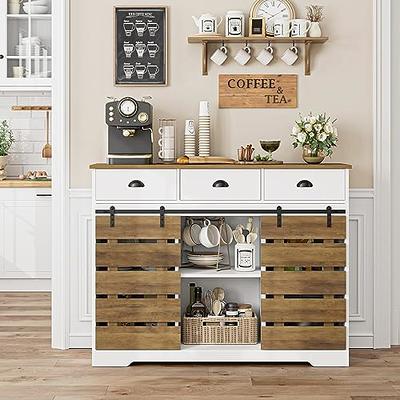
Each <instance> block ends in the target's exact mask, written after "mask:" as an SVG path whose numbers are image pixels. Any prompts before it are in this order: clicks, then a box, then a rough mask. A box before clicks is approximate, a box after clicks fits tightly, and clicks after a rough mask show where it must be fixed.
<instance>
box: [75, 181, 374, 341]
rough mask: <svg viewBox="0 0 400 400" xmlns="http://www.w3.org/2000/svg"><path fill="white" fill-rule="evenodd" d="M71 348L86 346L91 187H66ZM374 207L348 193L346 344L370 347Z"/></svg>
mask: <svg viewBox="0 0 400 400" xmlns="http://www.w3.org/2000/svg"><path fill="white" fill-rule="evenodd" d="M70 205H71V208H70V217H71V218H70V244H71V249H70V260H71V264H70V299H71V300H70V335H69V338H70V347H71V348H87V347H91V302H90V293H91V282H92V276H91V268H90V263H91V260H90V257H91V253H90V251H89V244H90V242H91V240H93V232H91V225H90V223H91V190H90V189H71V190H70ZM373 209H374V193H373V190H371V189H365V190H364V189H355V190H352V191H351V193H350V241H349V243H350V268H349V269H350V346H351V347H353V348H354V347H357V348H372V347H373V339H374V337H373V247H374V235H373V232H374V229H373Z"/></svg>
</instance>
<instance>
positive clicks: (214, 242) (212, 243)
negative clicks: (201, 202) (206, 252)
mask: <svg viewBox="0 0 400 400" xmlns="http://www.w3.org/2000/svg"><path fill="white" fill-rule="evenodd" d="M220 239H221V236H220V234H219V229H218V228H217V227H216V226H215V225H212V224H211V222H210V221H209V220H208V219H206V220H205V221H204V226H203V228H201V231H200V243H201V244H202V245H203V246H204V247H207V248H209V249H210V248H212V247H217V246H218V244H219V241H220Z"/></svg>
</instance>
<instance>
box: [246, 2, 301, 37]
mask: <svg viewBox="0 0 400 400" xmlns="http://www.w3.org/2000/svg"><path fill="white" fill-rule="evenodd" d="M251 15H252V16H253V17H264V18H265V23H266V32H267V35H269V36H274V23H275V20H277V19H281V18H288V19H293V18H294V17H295V13H294V8H293V6H292V5H291V3H290V2H289V1H288V0H258V1H257V2H256V3H255V4H254V6H253V8H252V12H251Z"/></svg>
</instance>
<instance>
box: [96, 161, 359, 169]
mask: <svg viewBox="0 0 400 400" xmlns="http://www.w3.org/2000/svg"><path fill="white" fill-rule="evenodd" d="M89 168H90V169H94V170H96V169H102V170H104V169H349V170H351V169H353V166H352V165H351V164H345V163H323V164H304V163H287V164H271V165H268V164H150V165H110V164H106V163H96V164H91V165H90V166H89Z"/></svg>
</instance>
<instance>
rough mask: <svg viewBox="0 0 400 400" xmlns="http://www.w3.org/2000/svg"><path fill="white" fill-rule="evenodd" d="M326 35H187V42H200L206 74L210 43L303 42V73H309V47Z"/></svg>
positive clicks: (323, 41)
mask: <svg viewBox="0 0 400 400" xmlns="http://www.w3.org/2000/svg"><path fill="white" fill-rule="evenodd" d="M328 39H329V38H328V37H320V38H311V37H305V38H292V37H288V38H275V37H252V36H251V37H240V38H239V37H226V36H203V35H197V36H189V37H188V43H189V44H201V45H202V72H203V75H204V76H206V75H208V58H209V57H208V45H209V44H210V43H211V44H218V43H219V44H221V43H224V44H228V43H243V44H245V43H248V44H250V43H265V44H268V43H271V44H273V43H276V44H279V43H281V44H287V43H294V44H304V50H305V55H304V74H305V75H307V76H308V75H311V47H312V45H313V44H323V43H325V42H327V41H328Z"/></svg>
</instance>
